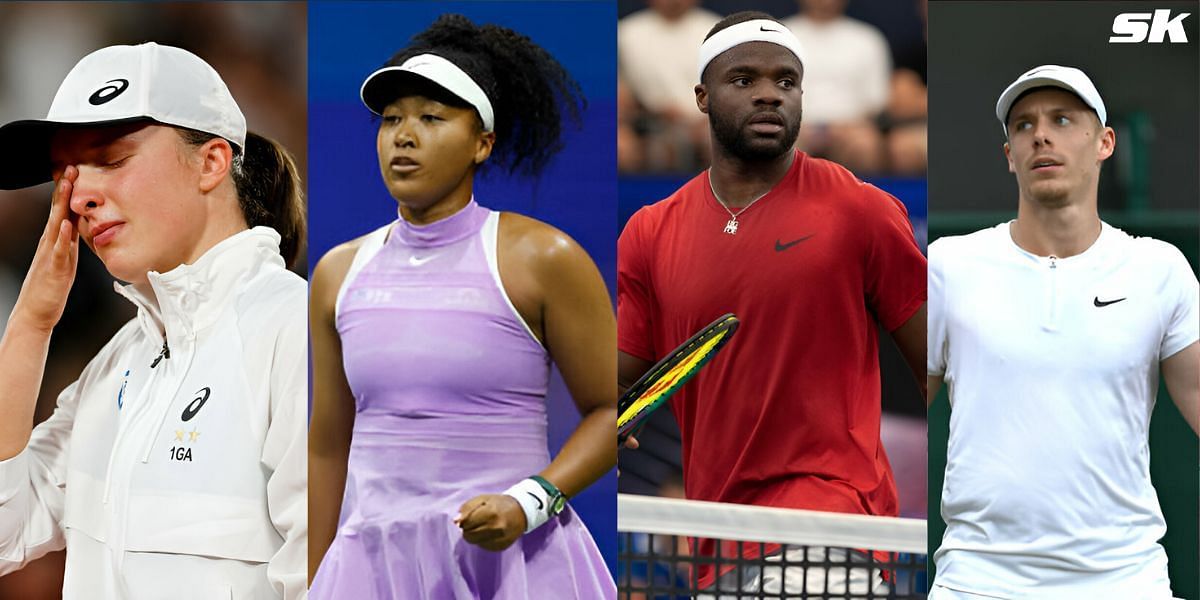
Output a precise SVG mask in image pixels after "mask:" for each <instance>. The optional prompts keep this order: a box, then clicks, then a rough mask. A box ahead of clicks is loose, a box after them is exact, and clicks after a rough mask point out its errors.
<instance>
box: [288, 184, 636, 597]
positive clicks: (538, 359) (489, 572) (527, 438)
mask: <svg viewBox="0 0 1200 600" xmlns="http://www.w3.org/2000/svg"><path fill="white" fill-rule="evenodd" d="M498 223H499V213H496V212H493V211H490V210H488V209H486V208H482V207H480V206H479V205H478V204H476V203H475V202H474V200H472V201H471V203H470V204H469V205H467V207H466V208H464V209H463V210H461V211H459V212H458V213H456V214H454V215H452V216H450V217H449V218H446V219H443V220H441V221H438V222H436V223H433V224H431V225H427V226H420V227H418V226H414V225H411V224H409V223H408V222H406V221H405V220H403V219H399V220H398V221H396V222H395V223H394V224H393V225H389V226H388V227H384V228H382V229H380V230H378V231H376V232H374V233H372V234H371V235H369V236H368V237H366V238H364V240H363V243H362V245H361V246H360V248H359V250H358V253H357V255H356V256H355V259H354V262H353V264H352V266H351V267H350V271H349V272H348V273H347V274H346V280H345V283H344V284H343V285H342V289H341V290H340V292H339V295H338V302H337V313H336V314H337V330H338V333H339V334H340V337H341V341H342V358H343V362H344V364H345V369H346V377H347V379H348V381H349V382H350V388H351V389H352V390H353V392H354V399H355V403H356V413H357V414H356V415H355V420H354V437H353V441H352V442H351V445H350V462H349V465H348V467H347V473H346V492H345V496H344V499H343V500H342V513H341V518H340V522H339V525H338V532H337V537H336V538H335V539H334V541H333V544H332V545H331V546H330V547H329V551H328V552H327V553H326V554H325V559H324V561H323V562H322V563H321V566H320V569H319V570H318V572H317V575H316V578H315V579H314V581H313V585H312V590H311V592H310V594H309V596H310V597H311V598H314V599H325V598H336V599H339V600H340V599H351V600H372V599H384V598H389V599H391V598H395V599H404V600H407V599H429V600H474V599H495V600H527V599H528V600H535V599H536V600H542V599H546V598H554V599H580V600H596V599H601V600H602V599H608V598H616V586H615V584H614V583H613V580H612V577H611V576H610V575H609V572H608V569H607V567H606V566H605V564H604V560H603V558H601V556H600V553H599V551H598V550H597V549H596V545H595V543H594V542H593V541H592V537H591V535H590V534H589V533H588V531H587V528H586V527H584V524H583V521H581V520H580V519H579V516H578V515H576V514H575V513H574V512H572V510H571V509H570V508H569V507H568V508H567V509H566V510H565V511H563V513H562V514H561V515H560V516H559V517H558V518H557V519H551V520H550V522H548V523H546V524H545V525H543V526H541V527H539V528H537V529H535V530H534V531H533V532H531V533H529V534H526V535H524V536H522V537H521V538H519V539H518V540H517V541H516V543H514V544H513V545H512V546H510V547H509V548H508V549H506V550H505V551H503V552H490V551H487V550H484V549H482V548H479V547H478V546H475V545H472V544H469V543H467V542H466V541H464V540H463V538H462V531H461V530H460V529H459V528H458V526H457V525H455V524H454V522H453V521H452V519H453V518H454V515H455V514H457V512H458V508H459V507H460V506H462V504H463V503H464V502H466V501H467V500H469V499H471V498H473V497H475V496H477V495H479V494H498V493H500V492H503V491H504V490H505V489H507V488H508V487H509V486H510V485H512V484H514V483H516V482H517V481H520V480H521V479H524V478H525V477H528V476H529V475H532V474H535V473H537V472H539V471H541V470H542V469H543V468H545V466H546V465H547V464H549V461H550V457H549V454H548V452H547V448H546V388H547V385H548V380H549V373H550V360H549V356H548V355H547V353H546V350H545V348H543V347H542V345H541V344H540V343H538V341H537V340H536V339H535V338H534V336H533V334H532V332H531V331H530V330H529V328H528V326H527V325H526V324H525V322H524V321H523V320H522V319H521V318H520V316H519V315H518V314H517V312H516V310H515V309H514V308H513V305H512V303H511V302H510V301H509V300H508V296H507V295H506V294H505V293H504V290H503V287H502V285H501V282H500V277H499V271H498V269H497V267H496V230H497V225H498ZM389 232H390V233H389Z"/></svg>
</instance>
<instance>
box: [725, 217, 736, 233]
mask: <svg viewBox="0 0 1200 600" xmlns="http://www.w3.org/2000/svg"><path fill="white" fill-rule="evenodd" d="M737 228H738V222H737V217H733V218H732V219H729V222H728V223H726V224H725V233H728V234H729V235H734V234H736V233H737Z"/></svg>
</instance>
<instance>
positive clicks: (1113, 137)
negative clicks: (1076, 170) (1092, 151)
mask: <svg viewBox="0 0 1200 600" xmlns="http://www.w3.org/2000/svg"><path fill="white" fill-rule="evenodd" d="M1116 149H1117V132H1116V131H1114V130H1113V128H1112V127H1105V128H1104V129H1102V130H1100V148H1099V152H1098V153H1097V155H1096V158H1097V159H1099V162H1104V161H1106V160H1108V157H1110V156H1112V155H1113V152H1115V151H1116Z"/></svg>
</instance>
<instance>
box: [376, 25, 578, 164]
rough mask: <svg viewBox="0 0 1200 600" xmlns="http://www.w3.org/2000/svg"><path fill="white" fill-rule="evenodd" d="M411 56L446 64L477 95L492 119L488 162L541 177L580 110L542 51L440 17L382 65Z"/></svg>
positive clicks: (516, 37)
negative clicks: (480, 90)
mask: <svg viewBox="0 0 1200 600" xmlns="http://www.w3.org/2000/svg"><path fill="white" fill-rule="evenodd" d="M418 54H436V55H438V56H441V57H442V58H445V59H447V60H449V61H451V62H453V63H454V64H455V65H458V67H459V68H460V69H462V70H463V71H466V73H467V74H468V75H470V76H471V78H472V79H474V80H475V82H476V83H477V84H479V87H481V88H483V91H484V93H486V94H487V96H488V100H490V101H491V103H492V108H493V110H494V112H495V127H494V130H495V133H496V145H495V147H494V148H493V150H492V156H491V158H490V159H489V162H494V163H495V164H498V165H499V166H502V167H505V168H507V169H508V172H509V173H514V174H522V175H537V174H538V173H540V172H541V171H542V169H543V168H544V167H545V166H546V164H547V163H548V162H549V161H550V158H551V157H553V156H554V154H555V153H557V152H558V151H559V150H561V149H562V140H561V139H560V138H561V135H562V128H563V120H564V118H566V119H569V120H570V122H571V123H572V124H575V125H578V124H579V122H580V114H581V113H582V112H583V110H584V108H586V106H587V100H586V99H585V98H584V97H583V93H582V91H581V90H580V87H579V84H578V83H577V82H576V81H575V80H574V79H573V78H572V77H571V74H570V73H568V72H567V71H566V69H564V68H563V66H562V65H561V64H559V62H558V61H557V60H556V59H555V58H554V57H553V56H551V55H550V53H549V52H546V51H545V50H544V49H543V48H542V47H541V46H538V45H537V44H535V43H533V40H531V39H529V37H527V36H525V35H522V34H520V33H517V32H515V31H513V30H511V29H508V28H505V27H500V26H498V25H483V26H476V25H475V24H474V23H472V22H471V20H470V19H468V18H466V17H464V16H462V15H455V14H450V15H442V16H441V17H438V19H437V21H434V23H433V25H430V26H429V28H428V29H426V30H425V31H422V32H421V33H418V34H417V35H416V36H414V37H413V39H412V45H411V46H409V47H408V48H405V49H404V50H401V51H400V52H399V53H397V54H396V55H395V56H393V57H392V58H391V59H390V60H389V61H388V62H387V65H389V66H390V65H399V64H401V63H403V62H404V61H405V60H408V59H409V58H411V57H413V56H416V55H418Z"/></svg>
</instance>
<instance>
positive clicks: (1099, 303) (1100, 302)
mask: <svg viewBox="0 0 1200 600" xmlns="http://www.w3.org/2000/svg"><path fill="white" fill-rule="evenodd" d="M1124 299H1125V298H1117V299H1116V300H1101V299H1100V296H1096V297H1095V298H1093V299H1092V304H1095V305H1096V307H1097V308H1104V307H1105V306H1108V305H1109V304H1116V303H1118V302H1120V301H1122V300H1124Z"/></svg>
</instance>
